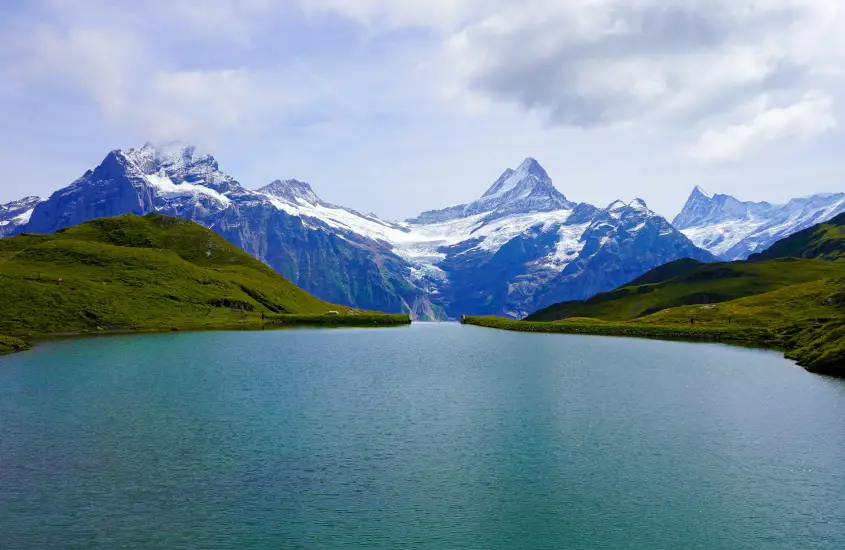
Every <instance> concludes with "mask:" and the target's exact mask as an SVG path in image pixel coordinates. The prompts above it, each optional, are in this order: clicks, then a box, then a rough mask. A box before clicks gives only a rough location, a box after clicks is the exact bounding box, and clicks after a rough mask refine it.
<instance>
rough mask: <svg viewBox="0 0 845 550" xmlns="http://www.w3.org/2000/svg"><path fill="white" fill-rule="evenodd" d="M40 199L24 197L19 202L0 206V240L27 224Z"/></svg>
mask: <svg viewBox="0 0 845 550" xmlns="http://www.w3.org/2000/svg"><path fill="white" fill-rule="evenodd" d="M41 201H42V199H41V198H40V197H25V198H23V199H21V200H18V201H14V202H10V203H8V204H0V238H3V237H7V236H9V235H13V234H15V233H17V232H18V231H19V230H20V228H22V227H24V226H25V225H26V224H27V223H28V222H29V218H30V216H32V211H33V210H34V209H35V206H36V205H37V204H38V203H39V202H41Z"/></svg>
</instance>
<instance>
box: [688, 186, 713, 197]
mask: <svg viewBox="0 0 845 550" xmlns="http://www.w3.org/2000/svg"><path fill="white" fill-rule="evenodd" d="M693 197H704V198H705V199H712V198H713V195H711V194H710V193H708V192H707V191H705V190H704V188H703V187H701V186H700V185H696V186H695V187H693V189H692V193H690V198H693Z"/></svg>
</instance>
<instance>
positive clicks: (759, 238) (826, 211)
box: [672, 187, 845, 261]
mask: <svg viewBox="0 0 845 550" xmlns="http://www.w3.org/2000/svg"><path fill="white" fill-rule="evenodd" d="M842 212H845V193H825V194H819V195H813V196H810V197H803V198H798V199H792V200H791V201H789V202H788V203H786V204H769V203H767V202H740V201H738V200H737V199H735V198H733V197H732V196H730V195H710V194H708V193H706V192H705V191H704V190H703V189H701V188H700V187H696V188H695V189H693V191H692V194H691V195H690V196H689V199H687V203H686V205H684V208H683V210H681V212H680V213H679V214H678V215H677V216H676V217H675V219H674V220H673V221H672V225H674V226H675V227H676V228H677V229H680V230H681V232H682V233H683V234H684V235H686V236H687V237H689V238H690V239H691V240H692V241H693V242H694V243H695V244H696V245H698V246H700V247H701V248H704V249H705V250H708V251H710V252H712V253H713V254H715V255H716V256H718V257H719V258H720V259H722V260H728V261H732V260H744V259H745V258H747V257H748V256H750V255H751V254H755V253H758V252H762V251H763V250H766V249H767V248H769V247H770V246H772V245H773V244H774V243H775V242H776V241H778V240H780V239H782V238H784V237H788V236H789V235H792V234H793V233H796V232H798V231H801V230H803V229H806V228H808V227H811V226H813V225H815V224H817V223H820V222H824V221H827V220H829V219H831V218H833V217H834V216H836V215H837V214H840V213H842Z"/></svg>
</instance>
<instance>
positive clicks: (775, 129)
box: [690, 91, 836, 162]
mask: <svg viewBox="0 0 845 550" xmlns="http://www.w3.org/2000/svg"><path fill="white" fill-rule="evenodd" d="M835 126H836V119H835V117H834V115H833V99H832V98H831V97H830V96H829V95H827V94H824V93H821V92H817V91H814V92H808V93H807V94H805V95H804V97H802V98H801V99H800V100H799V101H797V102H795V103H793V104H791V105H788V106H786V107H771V106H769V105H768V102H767V101H766V100H765V99H762V100H761V101H759V102H758V104H757V113H756V115H755V116H754V117H753V118H752V119H751V120H750V121H748V122H747V123H743V124H734V125H731V126H727V127H725V128H720V129H714V130H708V131H706V132H705V133H704V134H703V135H702V136H701V138H700V139H699V141H698V143H697V144H696V145H695V146H694V147H693V148H692V149H691V151H690V153H691V155H692V156H693V157H694V158H697V159H699V160H702V161H706V162H728V161H736V160H739V159H740V158H742V157H744V156H745V155H746V154H747V153H749V152H750V151H753V150H754V149H757V148H759V147H761V146H762V145H765V144H767V143H772V142H777V141H782V140H786V139H799V140H806V139H809V138H812V137H814V136H817V135H819V134H821V133H823V132H826V131H828V130H830V129H832V128H834V127H835Z"/></svg>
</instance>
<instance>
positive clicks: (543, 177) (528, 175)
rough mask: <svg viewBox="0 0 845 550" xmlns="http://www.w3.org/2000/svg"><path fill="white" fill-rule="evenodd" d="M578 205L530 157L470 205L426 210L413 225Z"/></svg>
mask: <svg viewBox="0 0 845 550" xmlns="http://www.w3.org/2000/svg"><path fill="white" fill-rule="evenodd" d="M574 206H575V205H574V204H573V203H571V202H569V201H568V200H567V199H566V197H565V196H564V195H563V193H561V192H560V191H558V190H557V189H556V188H555V186H554V184H553V183H552V180H551V178H549V175H548V174H547V173H546V171H545V170H544V169H543V167H542V166H540V163H539V162H537V161H536V160H535V159H533V158H531V157H529V158H527V159H525V160H524V161H523V162H522V163H521V164H520V165H519V166H518V167H517V168H516V169H511V168H508V169H507V170H505V171H504V173H502V175H501V176H500V177H499V179H497V180H496V181H495V182H494V183H493V185H492V186H490V188H489V189H487V191H486V192H485V193H484V194H483V195H482V196H481V198H479V199H477V200H474V201H472V202H470V203H468V204H460V205H457V206H452V207H450V208H445V209H443V210H432V211H429V212H423V213H422V214H421V215H420V216H419V217H417V218H414V219H411V220H408V223H412V224H425V223H437V222H444V221H448V220H455V219H461V218H467V217H470V216H476V215H478V214H488V215H489V216H490V217H491V218H495V217H501V216H506V215H511V214H528V213H531V212H553V211H556V210H571V209H572V208H573V207H574Z"/></svg>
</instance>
